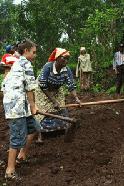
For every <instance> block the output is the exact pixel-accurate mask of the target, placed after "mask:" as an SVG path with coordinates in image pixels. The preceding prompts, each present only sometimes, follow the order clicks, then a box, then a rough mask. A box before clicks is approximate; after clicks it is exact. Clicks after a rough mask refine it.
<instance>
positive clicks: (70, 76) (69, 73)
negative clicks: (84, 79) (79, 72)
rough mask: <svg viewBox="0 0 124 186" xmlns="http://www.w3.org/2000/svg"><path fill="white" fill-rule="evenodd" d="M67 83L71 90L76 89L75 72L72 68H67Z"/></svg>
mask: <svg viewBox="0 0 124 186" xmlns="http://www.w3.org/2000/svg"><path fill="white" fill-rule="evenodd" d="M66 84H67V87H68V90H69V91H70V92H71V91H73V90H74V89H76V86H75V83H74V79H73V74H72V71H71V69H70V68H67V79H66Z"/></svg>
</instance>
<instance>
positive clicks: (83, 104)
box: [64, 99, 124, 107]
mask: <svg viewBox="0 0 124 186" xmlns="http://www.w3.org/2000/svg"><path fill="white" fill-rule="evenodd" d="M120 102H124V99H115V100H103V101H94V102H86V103H81V106H88V105H89V106H90V105H102V104H109V103H120ZM64 107H79V104H67V105H65V106H64Z"/></svg>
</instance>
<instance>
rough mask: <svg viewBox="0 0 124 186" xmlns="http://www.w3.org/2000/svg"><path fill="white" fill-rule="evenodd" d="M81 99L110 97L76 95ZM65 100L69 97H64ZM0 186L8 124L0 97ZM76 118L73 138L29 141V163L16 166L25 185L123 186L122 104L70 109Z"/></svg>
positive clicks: (3, 182) (53, 137)
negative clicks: (30, 143)
mask: <svg viewBox="0 0 124 186" xmlns="http://www.w3.org/2000/svg"><path fill="white" fill-rule="evenodd" d="M80 98H81V100H82V101H85V102H86V101H95V100H104V99H112V97H110V96H107V95H91V94H90V95H85V96H84V95H80ZM67 102H68V103H71V102H72V100H71V98H70V97H69V96H68V97H67ZM0 103H1V104H0V185H3V184H4V185H5V183H6V182H5V180H4V172H5V167H6V162H7V150H8V137H9V134H8V126H7V123H6V121H5V119H4V113H3V107H2V97H1V96H0ZM69 113H70V117H75V118H76V119H78V122H79V123H78V124H79V125H78V128H76V132H75V135H74V136H73V137H74V140H73V141H72V142H70V143H65V141H64V134H52V135H50V136H48V135H47V136H46V137H45V141H44V145H41V146H39V145H37V144H35V143H33V144H32V147H31V153H30V156H31V162H30V163H29V164H27V165H23V166H21V167H20V168H17V172H18V173H19V175H20V176H21V177H22V181H21V182H20V183H6V185H12V186H13V185H20V186H23V185H26V186H29V185H30V186H40V185H42V186H115V185H116V186H123V185H124V155H123V154H124V103H116V104H109V105H101V106H92V107H82V108H75V109H74V108H73V109H70V112H69Z"/></svg>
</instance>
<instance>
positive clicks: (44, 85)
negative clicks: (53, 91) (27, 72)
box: [38, 63, 50, 90]
mask: <svg viewBox="0 0 124 186" xmlns="http://www.w3.org/2000/svg"><path fill="white" fill-rule="evenodd" d="M49 74H50V66H49V64H48V63H46V64H45V65H44V67H43V69H42V70H41V74H40V76H39V79H38V81H39V86H40V88H41V89H42V90H47V89H48V76H49Z"/></svg>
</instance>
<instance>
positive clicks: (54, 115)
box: [37, 111, 76, 123]
mask: <svg viewBox="0 0 124 186" xmlns="http://www.w3.org/2000/svg"><path fill="white" fill-rule="evenodd" d="M37 114H41V115H44V116H48V117H52V118H57V119H60V120H63V121H67V122H70V123H76V119H73V118H69V117H64V116H59V115H56V114H51V113H47V112H41V111H38V112H37Z"/></svg>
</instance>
